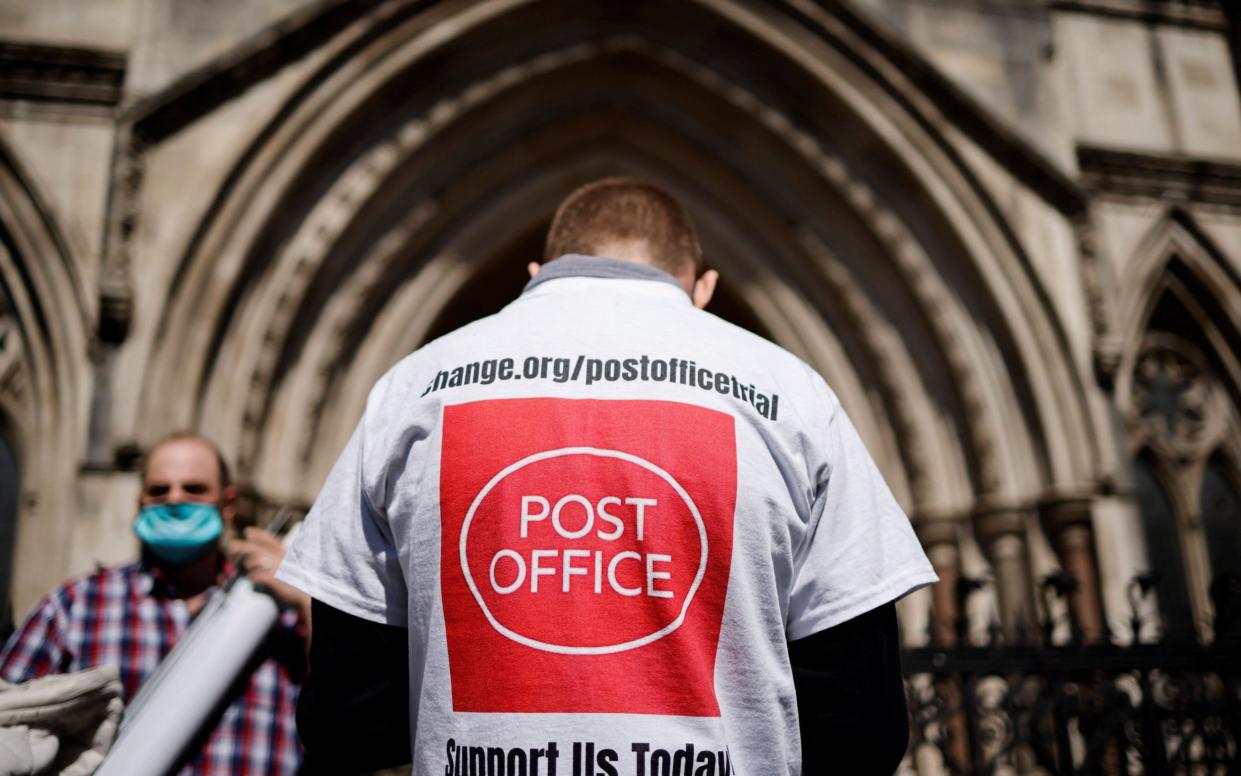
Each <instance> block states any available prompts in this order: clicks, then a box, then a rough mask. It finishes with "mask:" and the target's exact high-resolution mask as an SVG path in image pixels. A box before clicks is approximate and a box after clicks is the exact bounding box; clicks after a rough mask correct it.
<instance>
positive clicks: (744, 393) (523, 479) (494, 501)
mask: <svg viewBox="0 0 1241 776" xmlns="http://www.w3.org/2000/svg"><path fill="white" fill-rule="evenodd" d="M562 262H563V263H562ZM589 275H605V276H606V277H598V276H595V277H591V276H589ZM277 576H278V577H279V578H280V579H282V580H284V581H286V582H288V583H290V584H292V585H294V586H296V587H298V588H301V589H302V590H304V591H306V592H307V593H309V594H310V595H311V596H312V597H314V598H316V599H318V600H320V601H322V602H324V603H326V604H328V605H330V606H332V607H335V608H337V609H340V610H342V611H345V612H348V613H350V614H353V615H355V616H358V617H362V618H365V619H368V620H373V621H376V622H383V623H388V624H392V625H399V626H403V627H407V628H409V648H410V654H409V660H410V724H411V734H412V735H411V740H412V741H413V747H414V751H413V761H414V764H415V767H414V772H415V773H416V774H446V776H467V775H468V774H474V773H480V774H481V773H487V774H491V773H495V774H504V775H505V776H516V775H517V774H521V775H522V776H534V775H535V774H539V776H556V775H557V774H559V775H561V776H582V775H583V774H589V775H590V776H594V775H595V774H599V775H600V776H603V775H604V774H607V775H609V776H621V775H627V776H670V775H671V774H678V776H689V775H690V774H694V776H700V775H702V774H719V775H720V776H723V775H724V774H742V776H770V775H771V774H783V773H788V774H796V773H799V772H800V764H799V763H800V748H801V745H800V740H799V735H798V725H797V706H796V702H795V696H794V691H793V680H792V675H791V672H790V668H789V661H788V654H787V649H786V640H789V639H798V638H802V637H805V636H808V635H810V634H812V633H815V632H818V631H821V630H823V629H825V628H830V627H831V626H833V625H836V624H838V623H841V622H844V621H846V620H848V619H850V618H852V617H855V616H857V615H859V614H862V613H863V612H866V611H869V610H871V609H873V608H875V607H876V606H879V605H881V604H884V603H887V602H889V601H892V600H894V599H896V598H899V597H900V596H902V595H904V594H906V593H908V592H910V591H911V590H914V589H916V588H919V587H921V586H924V585H927V584H930V583H932V582H934V581H935V579H936V577H935V574H934V572H933V571H932V569H931V566H930V564H929V563H928V561H927V559H926V556H925V555H924V554H923V552H922V549H921V547H920V546H919V545H918V542H917V539H916V538H915V536H914V533H913V531H912V529H911V527H910V524H909V521H908V519H907V518H906V517H905V515H904V513H903V512H902V511H901V509H900V507H899V506H897V504H896V502H895V501H894V500H893V498H892V495H891V493H890V491H889V490H888V488H887V486H886V485H885V484H884V482H883V480H882V478H881V476H880V474H879V472H878V470H877V469H876V468H875V465H874V463H873V461H872V460H871V458H870V456H869V455H868V454H867V452H866V450H865V448H864V447H863V445H862V443H861V441H860V439H859V438H858V435H857V432H856V431H855V429H854V427H853V425H852V424H851V423H850V421H849V419H848V417H846V415H845V413H844V412H843V410H842V409H841V407H840V404H839V402H838V401H837V399H836V396H835V395H834V394H833V393H832V391H831V390H830V389H829V388H828V387H827V385H826V383H825V382H824V381H823V379H822V378H821V377H820V376H819V375H818V374H816V373H815V372H814V371H813V370H812V369H811V368H810V367H808V366H807V365H806V364H804V363H802V362H801V361H799V360H798V359H797V358H795V357H794V356H792V355H790V354H789V353H787V352H785V351H784V350H782V349H780V348H779V347H777V346H775V345H773V344H771V343H770V342H767V341H766V340H763V339H761V338H759V337H757V336H755V335H753V334H751V333H749V332H746V331H744V330H742V329H739V328H737V327H736V326H733V325H732V324H729V323H727V322H725V321H723V320H721V319H719V318H716V317H715V316H713V315H710V314H708V313H705V312H701V311H699V310H697V309H695V308H694V307H693V305H692V304H691V303H690V300H689V299H688V298H687V297H686V295H685V293H684V292H683V291H682V290H681V289H680V288H679V287H677V286H676V285H675V283H673V282H672V281H671V278H669V277H668V276H666V275H662V273H657V272H655V271H654V270H651V269H650V268H646V267H636V265H625V264H618V263H617V262H614V261H611V260H601V259H596V258H592V257H565V258H562V259H560V260H558V261H557V262H553V263H551V264H549V265H548V266H547V267H545V268H544V269H543V271H542V272H541V273H540V276H539V278H538V282H535V283H533V284H532V286H531V287H528V288H527V290H526V292H525V293H523V294H522V295H521V297H519V298H518V299H517V300H516V301H514V302H513V303H512V304H510V305H509V306H507V307H506V308H504V310H502V311H501V312H500V313H498V314H497V315H494V316H491V317H489V318H485V319H483V320H480V321H477V322H475V323H473V324H470V325H468V326H466V327H464V328H462V329H460V330H458V331H456V332H454V333H452V334H449V335H448V336H446V337H443V338H441V339H439V340H436V341H435V342H432V343H430V344H429V345H427V346H425V347H423V348H421V349H420V350H418V351H417V352H415V353H413V354H412V355H410V356H409V357H407V358H405V359H404V360H402V361H401V362H400V363H399V364H397V365H396V366H395V367H394V368H393V369H392V370H391V371H389V372H388V374H386V375H385V376H384V377H383V378H382V379H381V380H380V381H379V382H378V383H377V384H376V385H375V387H374V389H373V390H372V392H371V394H370V397H369V399H368V401H367V406H366V411H365V414H364V415H363V418H362V420H361V421H360V422H359V424H358V427H357V430H356V431H355V432H354V434H353V437H352V439H351V440H350V441H349V444H348V445H347V446H346V448H345V450H344V452H343V453H342V454H341V457H340V460H339V461H338V462H337V463H336V465H335V467H334V468H333V469H332V472H331V474H330V475H329V476H328V479H327V482H326V483H325V484H324V486H323V490H322V492H321V493H320V494H319V497H318V499H317V500H316V502H315V505H314V508H313V509H312V510H311V513H310V515H309V516H308V517H307V519H306V523H305V525H304V527H303V529H302V530H301V532H300V534H299V535H298V537H297V539H296V540H295V541H294V543H293V546H292V547H291V549H290V550H289V553H288V556H287V557H286V558H285V561H284V563H283V564H282V565H281V567H280V571H279V574H278V575H277Z"/></svg>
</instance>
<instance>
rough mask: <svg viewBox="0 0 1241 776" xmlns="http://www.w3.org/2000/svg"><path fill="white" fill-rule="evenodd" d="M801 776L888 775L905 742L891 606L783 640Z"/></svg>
mask: <svg viewBox="0 0 1241 776" xmlns="http://www.w3.org/2000/svg"><path fill="white" fill-rule="evenodd" d="M789 662H790V663H792V665H793V684H794V686H795V688H796V690H797V711H798V716H799V718H800V723H801V740H802V772H803V773H804V774H805V776H822V775H823V774H837V773H839V774H849V775H850V776H871V774H874V775H875V776H879V775H880V774H882V776H891V774H892V773H893V772H894V771H895V770H896V768H897V766H898V765H900V762H901V758H902V757H904V755H905V749H906V747H907V746H908V743H909V717H908V712H907V710H906V707H905V687H904V683H903V681H902V679H901V654H900V636H899V634H898V633H897V629H896V605H895V604H893V603H889V604H884V605H883V606H880V607H878V608H876V609H873V610H871V611H869V612H866V613H865V614H862V615H859V616H857V617H855V618H853V619H852V620H849V621H848V622H844V623H841V624H840V625H837V626H835V627H833V628H828V629H827V630H825V631H821V632H819V633H816V634H814V635H812V636H807V637H806V638H804V639H798V640H796V641H790V642H789Z"/></svg>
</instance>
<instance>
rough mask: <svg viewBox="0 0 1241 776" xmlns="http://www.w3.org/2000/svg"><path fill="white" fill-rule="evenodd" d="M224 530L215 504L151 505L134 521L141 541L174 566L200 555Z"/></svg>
mask: <svg viewBox="0 0 1241 776" xmlns="http://www.w3.org/2000/svg"><path fill="white" fill-rule="evenodd" d="M223 530H224V520H223V518H221V517H220V510H219V509H217V508H216V506H215V505H214V504H191V503H186V504H152V505H151V506H148V507H143V508H142V511H140V512H139V513H138V519H137V521H135V522H134V533H136V534H137V535H138V538H139V539H141V540H142V544H143V545H145V546H146V548H147V549H149V550H150V551H151V553H152V554H154V555H155V557H157V558H159V559H160V560H162V561H165V562H166V563H170V564H172V565H174V566H183V565H185V564H186V563H189V562H190V561H192V560H194V559H195V558H199V557H201V556H202V555H203V554H204V553H206V552H207V550H208V549H210V548H211V547H212V546H214V545H215V542H216V540H218V539H219V538H220V533H221V532H223Z"/></svg>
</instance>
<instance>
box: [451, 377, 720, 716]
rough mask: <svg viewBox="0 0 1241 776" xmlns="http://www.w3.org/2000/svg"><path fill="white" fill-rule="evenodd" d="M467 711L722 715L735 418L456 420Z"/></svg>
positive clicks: (458, 627) (545, 403)
mask: <svg viewBox="0 0 1241 776" xmlns="http://www.w3.org/2000/svg"><path fill="white" fill-rule="evenodd" d="M440 468H441V471H440V520H441V523H442V528H443V531H442V547H441V555H440V564H441V565H440V572H441V573H440V579H441V582H440V584H441V592H442V595H443V604H444V623H445V627H446V629H447V637H448V661H449V668H450V671H451V676H452V702H453V710H454V711H473V712H572V713H589V712H613V713H629V714H669V715H678V716H698V717H716V716H719V713H720V711H719V703H718V702H717V700H716V696H715V655H716V647H717V644H718V642H719V634H720V621H721V618H722V616H723V612H724V600H725V597H726V595H727V592H728V574H729V567H730V565H731V562H732V539H733V512H734V506H735V503H736V493H737V451H736V437H735V431H734V426H733V418H732V416H731V415H727V414H725V413H721V412H716V411H714V410H709V409H705V408H703V407H696V406H693V405H689V404H678V403H674V402H665V401H628V400H626V401H597V400H570V399H500V400H494V401H481V402H474V403H471V404H460V405H454V406H449V407H446V408H445V410H444V435H443V449H442V457H441V462H440Z"/></svg>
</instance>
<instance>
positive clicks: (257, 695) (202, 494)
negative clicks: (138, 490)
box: [0, 433, 310, 776]
mask: <svg viewBox="0 0 1241 776" xmlns="http://www.w3.org/2000/svg"><path fill="white" fill-rule="evenodd" d="M235 502H236V490H235V489H234V488H233V486H232V485H231V483H230V480H229V473H228V467H227V466H226V465H225V463H224V459H223V457H221V455H220V453H219V451H218V450H217V449H216V447H215V445H213V444H212V443H211V442H209V441H207V440H206V439H203V438H202V437H199V436H197V435H194V434H187V433H179V434H174V435H172V436H170V437H168V438H166V439H165V440H163V441H162V442H160V443H159V444H157V445H156V446H155V447H154V448H153V449H152V450H151V452H150V455H149V456H148V457H147V461H146V465H145V466H144V468H143V472H142V494H141V496H140V498H139V507H140V512H139V516H138V519H137V520H136V521H135V524H134V528H135V533H137V534H138V536H139V538H140V539H141V540H142V557H141V559H140V560H138V561H137V562H136V563H131V564H129V565H126V566H120V567H116V568H100V569H98V570H96V571H95V572H93V573H91V574H88V575H86V576H83V577H79V578H77V579H73V580H70V581H69V582H67V583H65V584H64V585H62V586H61V587H59V588H57V589H56V590H54V591H53V592H52V593H51V594H49V595H48V596H47V597H46V598H44V599H43V600H42V601H40V602H39V604H38V605H37V606H36V607H35V608H34V611H32V612H31V613H30V615H29V617H27V619H26V621H25V622H24V623H23V624H22V626H21V627H20V628H19V629H18V630H17V631H16V632H15V633H14V634H13V636H12V638H11V639H10V640H9V642H8V644H7V645H6V646H5V648H4V651H3V652H2V653H0V678H2V679H4V680H5V681H9V682H25V681H28V680H30V679H34V678H37V677H40V676H45V675H47V674H54V673H66V672H70V671H80V670H83V669H86V668H91V667H92V666H97V665H102V664H112V665H116V666H118V667H119V668H120V673H121V681H122V683H123V685H124V697H125V701H126V702H127V703H128V702H129V701H130V700H132V699H133V697H134V695H135V693H137V691H138V688H139V687H140V686H141V684H142V682H143V681H144V680H145V679H146V678H147V677H148V676H150V674H151V672H153V671H154V670H155V668H156V666H157V665H158V664H159V662H160V660H162V659H163V658H164V656H165V655H167V654H168V652H169V651H170V650H171V649H172V647H173V645H174V644H176V642H177V639H179V638H180V637H181V635H182V634H183V633H185V630H186V628H187V627H188V626H189V624H190V621H191V619H193V617H194V615H195V614H197V612H198V611H199V610H200V609H201V608H202V606H203V605H204V604H205V603H206V601H207V599H208V597H209V596H210V595H211V593H212V591H213V590H215V588H216V586H217V585H218V584H219V582H220V581H221V580H222V579H223V578H225V577H226V576H227V575H228V574H229V573H230V572H231V570H232V566H231V563H230V561H229V559H228V558H227V557H226V556H225V554H224V552H223V551H222V549H221V547H220V542H219V537H220V533H221V531H222V529H223V527H224V526H225V525H228V524H230V523H231V521H232V518H233V510H234V505H235ZM228 551H229V554H230V555H232V556H233V557H236V558H240V559H241V562H242V563H243V565H244V568H245V572H246V575H247V576H248V577H249V578H250V579H251V580H252V581H253V582H254V583H255V584H256V585H263V586H265V587H267V588H268V589H270V590H271V591H272V592H273V593H274V594H275V595H276V597H277V598H278V599H279V600H280V601H281V603H282V604H284V605H285V606H287V607H288V608H287V609H286V610H285V611H284V612H283V614H282V615H281V620H280V623H279V624H278V625H277V627H276V628H275V629H273V631H272V633H271V634H270V635H269V637H268V639H267V642H266V643H265V644H264V645H263V647H261V648H260V651H259V654H257V655H256V656H255V658H254V659H253V661H252V665H254V666H255V668H254V671H253V673H251V674H250V675H249V676H248V677H244V676H243V677H241V678H240V679H239V680H238V681H237V682H236V683H235V685H234V686H233V687H232V689H231V690H230V693H229V695H228V698H229V699H230V702H229V705H228V706H227V708H225V709H224V711H223V713H222V715H221V716H220V717H219V719H218V722H217V724H216V726H215V728H214V730H211V731H205V732H207V733H208V735H207V737H206V739H205V741H203V740H200V741H198V742H196V743H195V744H194V745H193V746H192V747H191V750H190V751H187V759H186V761H185V767H184V768H182V770H181V773H182V774H210V775H212V776H216V775H218V776H225V775H226V774H230V775H231V774H237V775H239V776H241V775H247V774H294V773H296V772H297V770H298V767H299V766H300V764H301V758H302V748H301V744H300V742H299V741H298V739H297V734H296V729H295V723H294V712H295V709H296V704H297V693H298V682H299V681H300V678H301V675H302V673H303V672H304V666H305V656H306V653H305V643H306V634H307V631H308V624H309V608H310V601H309V599H308V598H307V597H306V596H305V595H304V594H302V593H300V592H299V591H297V590H295V589H293V588H291V587H289V586H288V585H285V584H284V583H282V582H279V581H276V580H275V579H274V574H275V570H276V567H277V566H279V565H280V560H281V558H282V557H283V555H284V548H283V546H282V545H281V544H280V542H279V540H278V539H276V538H275V537H274V536H272V535H271V534H269V533H267V532H265V531H261V530H258V529H253V528H250V529H246V532H245V537H244V538H243V539H236V540H233V541H232V542H230V544H229V547H228Z"/></svg>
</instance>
